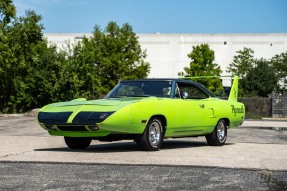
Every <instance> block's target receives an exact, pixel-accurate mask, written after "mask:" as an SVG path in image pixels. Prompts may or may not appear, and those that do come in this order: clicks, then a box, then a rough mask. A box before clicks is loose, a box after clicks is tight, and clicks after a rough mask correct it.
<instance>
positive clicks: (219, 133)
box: [205, 119, 227, 146]
mask: <svg viewBox="0 0 287 191" xmlns="http://www.w3.org/2000/svg"><path fill="white" fill-rule="evenodd" d="M205 137H206V141H207V143H208V145H210V146H222V145H224V143H225V141H226V138H227V125H226V121H225V120H223V119H220V120H219V121H218V123H217V125H216V126H215V128H214V130H213V132H212V133H211V134H209V135H206V136H205Z"/></svg>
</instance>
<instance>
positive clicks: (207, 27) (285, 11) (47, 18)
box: [14, 0, 287, 34]
mask: <svg viewBox="0 0 287 191" xmlns="http://www.w3.org/2000/svg"><path fill="white" fill-rule="evenodd" d="M14 4H15V6H16V8H17V15H18V16H21V15H24V13H25V10H28V9H31V10H34V11H35V12H36V13H37V14H39V15H41V16H42V17H43V20H42V24H43V25H44V27H45V29H44V31H43V32H45V33H90V32H92V31H93V28H94V26H95V25H100V26H101V28H105V26H106V25H107V23H108V22H109V21H115V22H117V23H118V24H119V25H122V24H123V23H126V22H127V23H129V24H130V25H132V26H133V30H134V32H136V33H140V34H146V33H156V32H159V33H180V34H189V33H287V0H14Z"/></svg>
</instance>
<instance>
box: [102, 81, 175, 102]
mask: <svg viewBox="0 0 287 191" xmlns="http://www.w3.org/2000/svg"><path fill="white" fill-rule="evenodd" d="M171 87H172V82H171V81H131V82H122V83H120V84H118V85H117V86H116V87H115V88H114V89H113V90H112V91H111V92H110V93H109V94H108V96H107V98H117V97H149V96H155V97H170V95H171Z"/></svg>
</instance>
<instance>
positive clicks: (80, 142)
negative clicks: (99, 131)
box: [64, 137, 92, 149]
mask: <svg viewBox="0 0 287 191" xmlns="http://www.w3.org/2000/svg"><path fill="white" fill-rule="evenodd" d="M64 139H65V142H66V145H67V146H68V147H69V148H70V149H86V148H87V147H88V146H89V145H90V144H91V141H92V139H91V138H87V137H64Z"/></svg>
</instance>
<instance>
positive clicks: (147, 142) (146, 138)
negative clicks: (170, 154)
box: [142, 118, 163, 151]
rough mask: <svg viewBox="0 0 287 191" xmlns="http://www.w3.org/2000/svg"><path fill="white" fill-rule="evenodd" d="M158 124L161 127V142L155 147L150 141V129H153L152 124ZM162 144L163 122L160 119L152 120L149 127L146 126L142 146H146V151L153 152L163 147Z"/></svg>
mask: <svg viewBox="0 0 287 191" xmlns="http://www.w3.org/2000/svg"><path fill="white" fill-rule="evenodd" d="M154 122H155V123H157V124H158V125H159V127H160V139H159V142H158V144H157V145H153V144H151V142H150V140H149V131H150V128H151V124H152V123H154ZM162 142H163V125H162V122H161V120H160V119H158V118H152V119H151V120H150V121H149V122H148V124H147V126H146V129H145V131H144V134H143V136H142V144H143V145H145V147H146V150H151V151H157V150H159V149H160V147H161V145H162Z"/></svg>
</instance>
